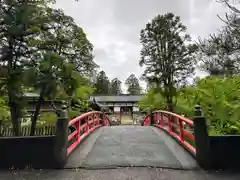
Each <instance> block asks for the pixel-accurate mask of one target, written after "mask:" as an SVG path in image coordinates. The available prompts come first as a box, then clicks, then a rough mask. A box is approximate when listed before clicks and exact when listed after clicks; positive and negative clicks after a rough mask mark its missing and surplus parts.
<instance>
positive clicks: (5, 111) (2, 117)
mask: <svg viewBox="0 0 240 180" xmlns="http://www.w3.org/2000/svg"><path fill="white" fill-rule="evenodd" d="M9 120H10V111H9V107H8V105H7V103H6V102H5V101H4V99H3V98H1V97H0V122H3V123H4V122H6V121H9ZM0 124H1V123H0Z"/></svg>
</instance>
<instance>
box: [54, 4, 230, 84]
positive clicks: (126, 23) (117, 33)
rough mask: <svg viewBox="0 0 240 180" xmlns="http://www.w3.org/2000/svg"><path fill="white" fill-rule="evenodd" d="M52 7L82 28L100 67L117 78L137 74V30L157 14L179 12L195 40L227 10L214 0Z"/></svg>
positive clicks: (210, 30)
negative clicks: (60, 10)
mask: <svg viewBox="0 0 240 180" xmlns="http://www.w3.org/2000/svg"><path fill="white" fill-rule="evenodd" d="M55 7H58V8H62V9H64V11H65V13H66V14H68V15H70V16H72V17H74V19H75V21H76V22H77V23H78V24H79V25H80V26H81V27H83V28H84V30H85V32H86V33H87V35H88V38H89V40H90V41H91V42H92V43H93V45H94V47H95V50H94V53H95V60H96V62H97V63H98V64H99V65H100V66H101V69H103V70H104V71H106V73H107V74H108V75H109V76H110V78H114V77H118V78H119V79H121V80H125V79H126V78H127V76H129V75H130V74H131V73H135V74H136V75H137V76H140V75H141V73H142V71H143V70H142V69H141V68H140V67H139V66H138V61H139V59H140V49H141V46H140V42H139V34H140V30H141V29H143V28H144V27H145V24H146V23H147V22H148V21H150V20H151V19H152V18H153V17H154V16H156V15H157V14H164V13H166V12H173V13H175V14H176V15H179V16H180V17H181V20H182V22H183V23H184V24H185V25H186V26H187V27H188V32H189V33H190V34H191V35H192V36H193V38H194V39H196V38H197V37H198V36H201V37H204V36H207V35H208V34H209V33H213V32H215V31H216V30H217V28H219V27H220V26H221V25H222V24H223V23H222V22H221V20H220V19H218V18H217V14H219V15H221V16H224V13H225V11H227V9H226V8H225V7H223V5H221V4H219V3H216V2H215V0H201V1H200V0H184V1H176V0H80V1H79V2H75V1H74V0H57V4H56V5H55Z"/></svg>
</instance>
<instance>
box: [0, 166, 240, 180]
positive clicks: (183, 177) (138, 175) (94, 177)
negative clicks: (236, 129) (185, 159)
mask: <svg viewBox="0 0 240 180" xmlns="http://www.w3.org/2000/svg"><path fill="white" fill-rule="evenodd" d="M239 179H240V175H239V174H238V175H237V174H232V173H231V174H226V173H222V172H215V173H206V172H203V171H189V170H185V171H179V170H169V169H161V168H139V167H137V168H120V169H106V170H84V169H81V170H44V171H18V172H1V171H0V180H239Z"/></svg>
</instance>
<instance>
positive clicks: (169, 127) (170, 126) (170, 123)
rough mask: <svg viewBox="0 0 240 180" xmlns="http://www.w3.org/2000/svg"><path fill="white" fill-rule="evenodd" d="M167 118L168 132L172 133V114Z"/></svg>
mask: <svg viewBox="0 0 240 180" xmlns="http://www.w3.org/2000/svg"><path fill="white" fill-rule="evenodd" d="M167 116H168V131H169V132H172V120H171V117H172V116H171V115H170V114H168V115H167Z"/></svg>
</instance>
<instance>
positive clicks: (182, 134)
mask: <svg viewBox="0 0 240 180" xmlns="http://www.w3.org/2000/svg"><path fill="white" fill-rule="evenodd" d="M178 124H179V131H180V140H181V141H184V129H183V122H182V120H181V119H180V118H178Z"/></svg>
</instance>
